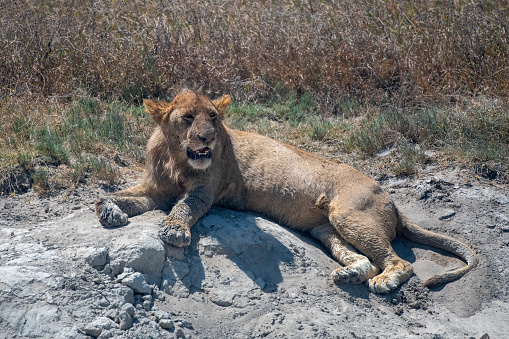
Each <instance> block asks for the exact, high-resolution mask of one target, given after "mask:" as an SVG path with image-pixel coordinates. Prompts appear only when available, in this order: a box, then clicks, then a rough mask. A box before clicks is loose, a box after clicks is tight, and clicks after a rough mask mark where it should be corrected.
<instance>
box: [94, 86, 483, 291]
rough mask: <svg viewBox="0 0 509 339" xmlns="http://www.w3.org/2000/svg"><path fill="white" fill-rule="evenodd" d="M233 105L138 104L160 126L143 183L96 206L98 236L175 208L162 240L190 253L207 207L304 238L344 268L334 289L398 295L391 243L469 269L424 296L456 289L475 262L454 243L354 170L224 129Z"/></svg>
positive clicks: (401, 267)
mask: <svg viewBox="0 0 509 339" xmlns="http://www.w3.org/2000/svg"><path fill="white" fill-rule="evenodd" d="M230 103H231V97H230V96H228V95H224V96H222V97H221V98H220V99H217V100H214V101H212V100H210V99H209V98H208V97H206V96H204V95H202V94H199V93H196V92H193V91H190V90H185V91H182V92H181V93H179V94H178V95H177V96H176V97H175V98H174V99H173V101H171V102H170V103H168V102H164V101H153V100H144V105H145V109H146V111H147V112H148V113H149V114H150V116H151V117H152V119H153V120H154V122H155V123H156V128H155V131H154V132H153V134H152V136H151V138H150V139H149V141H148V144H147V148H146V152H147V161H146V168H145V171H144V173H143V177H142V180H141V183H140V184H139V185H137V186H134V187H132V188H128V189H125V190H123V191H120V192H117V193H114V194H108V195H105V196H102V197H100V198H99V199H98V200H97V201H96V203H95V211H96V214H97V216H98V217H99V220H100V222H101V223H102V225H104V227H116V226H122V225H125V224H127V223H128V218H130V217H132V216H135V215H139V214H142V213H144V212H146V211H149V210H154V209H162V210H168V209H170V208H171V211H170V212H169V214H168V216H167V217H166V218H165V219H164V220H163V221H162V222H161V225H160V229H159V237H160V238H161V239H162V240H163V241H164V242H165V243H167V244H170V245H174V246H180V247H184V246H188V245H189V244H190V242H191V231H190V229H191V227H192V226H193V225H194V224H195V223H196V222H197V221H198V219H200V218H201V217H202V216H204V215H205V214H206V213H207V212H208V211H209V210H210V208H211V207H212V206H213V205H218V206H221V207H225V208H229V209H234V210H238V211H252V212H256V213H260V214H262V215H264V216H266V217H268V218H271V219H273V220H275V221H277V222H278V223H280V224H282V225H284V226H287V227H290V228H292V229H296V230H300V231H303V232H308V233H309V234H310V235H311V236H312V237H314V238H316V239H317V240H319V241H320V242H321V243H323V245H324V246H325V247H326V248H327V249H328V250H329V251H330V252H331V254H332V256H333V257H334V258H335V259H336V260H337V261H338V262H339V263H340V264H341V267H340V268H338V269H336V270H334V271H333V272H332V273H331V277H332V280H333V281H334V282H335V283H338V284H343V283H357V284H359V283H364V282H368V285H369V289H370V290H371V291H372V292H373V293H379V294H386V293H389V292H391V291H393V290H395V289H396V288H397V287H398V286H400V285H401V284H402V283H404V282H405V281H406V280H407V279H408V278H409V277H410V276H411V275H412V274H413V268H412V265H411V264H410V263H409V262H407V261H405V260H403V259H401V258H400V257H398V256H397V254H396V253H395V252H394V250H393V248H392V247H391V241H392V240H393V239H394V238H395V236H396V235H397V234H399V235H402V236H404V237H406V238H407V239H409V240H411V241H414V242H417V243H420V244H423V245H429V246H433V247H436V248H440V249H443V250H445V251H449V252H451V253H453V254H455V255H456V256H458V257H460V258H461V259H463V260H464V261H465V262H466V266H463V267H461V268H458V269H456V270H453V271H450V272H446V273H443V274H439V275H435V276H433V277H431V278H429V279H427V280H426V281H425V282H424V286H427V287H429V288H434V287H438V286H440V285H442V284H445V283H447V282H450V281H453V280H456V279H458V278H460V277H461V276H463V275H464V274H465V273H467V272H468V271H469V270H471V269H472V268H473V267H474V266H475V265H476V263H477V260H478V259H477V255H476V253H475V252H474V251H473V250H472V249H471V248H470V247H469V246H467V245H465V244H463V243H461V242H460V241H458V240H456V239H453V238H450V237H447V236H444V235H440V234H437V233H433V232H430V231H427V230H424V229H423V228H421V227H419V226H418V225H416V224H415V223H414V222H412V221H411V220H410V219H408V218H407V217H406V216H404V215H403V214H402V213H401V212H400V211H399V210H398V209H397V207H396V206H395V204H394V202H393V201H392V199H391V197H390V196H389V194H388V193H386V192H385V191H384V190H383V189H382V188H381V187H380V186H379V185H378V184H377V183H376V182H375V181H374V180H372V179H370V178H369V177H367V176H366V175H364V174H362V173H361V172H359V171H357V170H356V169H354V168H352V167H350V166H348V165H345V164H338V163H336V162H333V161H330V160H326V159H324V158H322V157H319V156H317V155H313V154H310V153H307V152H304V151H302V150H300V149H298V148H295V147H292V146H289V145H286V144H283V143H281V142H279V141H276V140H273V139H270V138H268V137H265V136H261V135H258V134H254V133H248V132H243V131H237V130H233V129H229V128H228V127H226V126H225V124H224V123H223V119H224V114H225V110H226V108H227V107H228V105H229V104H230Z"/></svg>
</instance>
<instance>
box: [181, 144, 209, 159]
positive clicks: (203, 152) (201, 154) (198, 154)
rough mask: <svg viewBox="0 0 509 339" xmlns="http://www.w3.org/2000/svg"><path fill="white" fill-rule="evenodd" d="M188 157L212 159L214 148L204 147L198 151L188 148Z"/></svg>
mask: <svg viewBox="0 0 509 339" xmlns="http://www.w3.org/2000/svg"><path fill="white" fill-rule="evenodd" d="M187 157H188V158H189V159H190V160H199V159H210V158H211V157H212V150H211V149H210V148H208V147H204V148H202V149H199V150H197V151H193V150H192V149H190V148H188V149H187Z"/></svg>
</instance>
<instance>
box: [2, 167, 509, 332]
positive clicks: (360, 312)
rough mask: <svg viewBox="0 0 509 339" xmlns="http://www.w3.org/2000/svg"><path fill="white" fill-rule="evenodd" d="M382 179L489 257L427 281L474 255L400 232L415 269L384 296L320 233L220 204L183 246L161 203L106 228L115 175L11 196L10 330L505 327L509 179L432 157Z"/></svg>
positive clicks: (5, 223) (418, 214)
mask: <svg viewBox="0 0 509 339" xmlns="http://www.w3.org/2000/svg"><path fill="white" fill-rule="evenodd" d="M135 176H136V175H135ZM133 181H135V179H132V178H131V179H127V180H126V183H125V184H124V185H123V186H124V187H125V186H129V185H132V184H133ZM380 183H381V184H382V186H384V187H385V189H387V190H388V191H389V192H390V193H391V194H392V196H393V198H394V200H395V201H396V203H397V204H398V206H399V207H400V208H401V210H403V211H404V212H405V213H406V214H407V215H408V216H410V217H411V218H413V219H414V220H416V221H417V222H419V223H420V224H421V225H422V226H423V227H425V228H427V229H430V230H433V231H437V232H441V233H444V234H448V235H451V236H453V237H456V238H458V239H461V240H464V241H466V242H468V243H470V244H471V245H472V246H473V247H474V248H475V249H476V250H477V252H478V253H479V258H480V264H479V265H478V266H477V267H476V268H475V269H474V270H473V271H471V272H469V273H468V274H467V275H466V276H464V277H463V278H462V279H460V280H458V281H456V282H452V283H449V284H448V285H446V286H444V287H442V288H439V289H436V290H428V289H426V288H423V287H422V286H421V283H422V281H423V280H424V279H426V278H427V277H429V276H431V275H433V274H435V273H436V272H442V271H446V270H448V269H451V268H455V267H458V266H459V265H463V263H462V262H461V261H460V260H458V259H457V258H455V257H453V256H450V255H448V254H446V253H444V252H441V251H436V250H433V249H432V248H430V247H425V246H420V245H417V244H415V243H412V242H409V241H407V240H405V239H401V238H396V240H395V241H394V242H393V245H394V247H395V248H396V251H397V252H398V254H399V255H400V256H402V257H403V258H405V259H406V260H408V261H410V262H412V263H413V264H414V267H415V275H414V276H412V277H411V278H410V280H409V281H407V282H406V283H405V284H404V285H403V286H402V287H400V288H399V289H397V290H396V291H395V292H393V293H391V294H389V295H385V296H380V295H375V294H373V293H370V292H369V290H368V288H367V287H366V285H335V284H334V283H332V281H331V280H330V278H329V277H328V276H329V273H330V272H331V271H332V270H333V269H335V268H337V267H338V264H337V263H336V262H335V261H334V260H333V259H332V258H331V257H330V256H329V255H328V253H326V251H324V249H323V248H322V246H321V245H319V244H318V243H317V242H315V241H314V240H313V239H311V238H310V237H309V236H307V235H305V234H299V233H296V232H293V231H291V230H289V229H286V228H283V227H281V226H279V225H277V224H275V223H273V222H271V221H269V220H266V219H265V218H263V217H261V216H259V215H256V214H250V213H239V212H234V211H230V210H225V209H220V208H213V209H212V210H211V211H210V213H209V214H208V215H207V216H205V217H204V218H202V219H201V220H200V221H199V222H198V223H197V224H196V225H195V226H194V227H193V229H192V235H193V241H192V244H191V246H190V247H189V248H186V249H180V248H174V247H171V246H167V245H163V243H162V242H161V241H159V240H158V239H157V226H156V224H157V222H158V220H160V219H161V218H163V217H164V215H165V212H162V211H153V212H149V213H145V214H143V215H141V216H138V217H134V218H132V219H131V222H130V224H128V225H127V226H124V227H121V228H115V229H106V228H103V227H102V226H101V225H100V224H99V222H98V220H97V218H96V217H95V215H94V212H93V203H94V200H95V199H96V198H97V197H98V196H99V195H100V194H102V193H103V192H104V191H105V190H111V189H112V188H111V187H106V186H100V185H94V186H86V187H79V188H76V189H74V190H68V191H62V192H60V193H58V194H56V195H53V196H50V197H47V196H46V197H43V196H38V195H37V194H35V193H33V192H32V191H29V192H27V193H24V194H16V195H8V196H6V195H4V196H1V197H0V338H33V337H43V338H90V337H99V338H184V337H185V338H191V337H193V338H259V337H267V338H313V337H316V338H334V337H340V338H377V337H379V338H388V337H390V338H412V337H419V338H481V337H483V336H484V337H483V338H488V337H489V338H507V336H508V333H509V288H508V283H507V281H508V280H509V265H508V263H509V259H508V258H509V189H508V187H507V185H505V184H502V183H497V182H496V181H490V180H488V179H485V178H482V177H480V178H475V177H473V176H472V174H471V172H470V171H468V170H466V169H459V168H448V169H445V170H444V169H441V170H439V169H438V168H434V167H432V166H430V167H428V168H427V169H426V170H424V171H423V172H422V173H421V174H420V175H419V177H413V178H403V179H386V180H380ZM120 188H121V187H120V186H119V187H116V188H113V189H115V190H116V189H120ZM166 213H167V212H166ZM486 334H487V336H486Z"/></svg>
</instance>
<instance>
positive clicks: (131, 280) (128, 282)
mask: <svg viewBox="0 0 509 339" xmlns="http://www.w3.org/2000/svg"><path fill="white" fill-rule="evenodd" d="M122 285H125V286H128V287H131V288H132V289H133V290H134V292H136V293H141V294H149V293H151V292H152V289H151V288H150V286H149V285H148V284H147V282H146V281H145V277H143V274H141V273H140V272H134V273H132V274H130V275H128V276H127V277H125V278H124V279H122Z"/></svg>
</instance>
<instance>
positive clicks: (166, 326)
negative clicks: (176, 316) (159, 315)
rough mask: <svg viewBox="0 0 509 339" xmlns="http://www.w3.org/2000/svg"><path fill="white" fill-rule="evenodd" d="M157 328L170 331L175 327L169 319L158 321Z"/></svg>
mask: <svg viewBox="0 0 509 339" xmlns="http://www.w3.org/2000/svg"><path fill="white" fill-rule="evenodd" d="M159 326H160V327H161V328H164V329H165V330H171V329H173V328H174V327H175V326H174V325H173V321H172V320H171V319H161V320H159Z"/></svg>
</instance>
